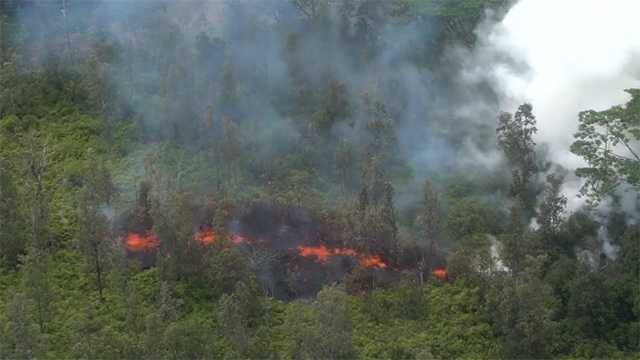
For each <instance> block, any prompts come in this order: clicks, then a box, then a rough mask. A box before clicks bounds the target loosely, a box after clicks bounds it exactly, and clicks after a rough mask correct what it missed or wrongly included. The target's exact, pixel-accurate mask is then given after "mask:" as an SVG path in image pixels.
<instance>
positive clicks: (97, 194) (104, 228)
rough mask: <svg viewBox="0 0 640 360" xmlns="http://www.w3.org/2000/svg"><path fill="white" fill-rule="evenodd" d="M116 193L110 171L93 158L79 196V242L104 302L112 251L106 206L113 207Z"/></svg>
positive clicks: (90, 159) (86, 170) (90, 160)
mask: <svg viewBox="0 0 640 360" xmlns="http://www.w3.org/2000/svg"><path fill="white" fill-rule="evenodd" d="M113 193H114V185H113V183H112V182H111V176H110V174H109V171H108V170H107V169H106V167H105V165H104V164H103V163H101V161H100V160H99V159H97V158H95V157H94V156H92V155H90V156H89V159H88V163H87V166H86V169H85V170H84V186H83V188H82V189H81V190H80V191H79V195H78V197H79V199H78V210H79V219H78V220H79V228H80V232H79V234H78V240H79V243H80V249H81V251H82V253H83V254H84V256H85V259H86V264H87V267H88V269H89V272H90V273H91V274H93V276H94V277H95V283H96V288H97V289H98V293H99V294H100V299H103V294H102V291H103V289H104V286H105V272H106V268H107V265H108V261H109V258H110V256H109V254H110V252H111V247H112V244H111V238H110V231H109V227H110V224H109V218H108V215H107V214H106V208H105V206H107V205H108V204H109V203H110V201H111V198H112V196H113Z"/></svg>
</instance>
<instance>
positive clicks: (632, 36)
mask: <svg viewBox="0 0 640 360" xmlns="http://www.w3.org/2000/svg"><path fill="white" fill-rule="evenodd" d="M639 12H640V2H638V1H636V0H611V1H606V2H603V1H600V0H563V1H555V0H521V1H519V2H518V3H516V4H515V5H514V6H513V7H512V8H511V9H510V10H509V12H508V13H507V14H506V15H505V17H504V18H503V19H502V21H500V22H498V23H495V22H493V23H491V22H490V21H488V22H486V23H485V24H484V25H483V26H481V27H480V28H479V29H478V30H477V33H478V35H479V39H480V44H479V46H478V48H477V49H476V50H475V51H474V54H473V56H472V59H473V60H472V61H471V62H470V63H469V64H468V66H467V68H466V71H465V73H464V74H463V77H464V78H465V79H466V80H471V81H488V82H489V83H491V84H492V85H493V88H494V91H496V93H497V95H498V102H499V105H500V108H501V109H504V110H506V111H513V109H515V108H516V107H517V105H518V104H521V103H523V102H529V103H532V104H533V106H534V112H535V114H536V115H537V119H538V124H539V126H538V128H539V132H538V134H537V141H538V143H544V144H547V145H548V146H549V150H550V151H549V154H550V160H552V161H554V162H555V163H557V164H560V165H561V166H564V167H566V168H568V169H570V170H574V169H576V168H577V167H579V166H580V165H581V160H580V159H579V158H577V157H576V156H575V155H573V154H571V153H570V151H569V146H570V144H571V142H572V141H573V134H574V133H575V132H576V130H577V124H578V122H577V115H578V113H579V112H580V111H582V110H587V109H595V110H603V109H606V108H609V107H611V106H613V105H616V104H620V103H624V102H626V101H627V100H628V98H627V94H626V93H624V92H623V90H624V89H626V88H630V87H637V86H639V85H640V81H639V80H640V26H638V22H637V14H638V13H639ZM578 187H579V182H578V181H577V179H575V178H574V179H571V178H570V179H568V183H567V184H566V185H565V188H564V192H565V193H566V194H567V195H568V197H569V207H570V208H576V207H577V206H578V205H579V204H580V201H579V200H577V199H576V197H575V196H574V195H575V194H576V193H577V189H578Z"/></svg>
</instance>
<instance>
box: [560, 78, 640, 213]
mask: <svg viewBox="0 0 640 360" xmlns="http://www.w3.org/2000/svg"><path fill="white" fill-rule="evenodd" d="M625 91H626V92H627V93H628V94H629V95H631V100H629V102H627V103H626V104H625V105H617V106H614V107H612V108H610V109H608V110H604V111H594V110H587V111H583V112H581V113H580V115H579V119H578V121H579V127H578V132H577V133H576V134H575V135H574V137H575V139H576V141H575V142H574V143H573V144H572V145H571V152H573V153H574V154H576V155H578V156H581V157H582V158H583V159H584V160H585V161H586V162H587V166H586V167H583V168H579V169H578V170H576V174H577V175H578V176H581V177H584V178H585V179H586V182H585V184H584V186H583V187H582V193H583V194H585V195H587V196H589V197H590V199H592V200H593V201H595V202H597V201H599V200H600V199H602V198H603V197H604V196H606V195H609V194H611V193H613V191H614V190H615V189H616V188H617V187H618V186H619V185H620V184H623V183H624V184H628V185H630V186H632V187H633V188H635V189H636V190H637V189H639V188H640V148H638V142H639V141H640V89H628V90H625Z"/></svg>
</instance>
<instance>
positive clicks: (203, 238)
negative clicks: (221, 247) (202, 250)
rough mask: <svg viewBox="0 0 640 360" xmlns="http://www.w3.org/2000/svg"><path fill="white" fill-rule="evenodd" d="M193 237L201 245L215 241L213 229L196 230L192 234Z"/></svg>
mask: <svg viewBox="0 0 640 360" xmlns="http://www.w3.org/2000/svg"><path fill="white" fill-rule="evenodd" d="M193 239H194V240H195V241H196V242H197V243H198V244H200V245H202V246H208V245H211V244H213V243H214V242H216V234H215V233H214V232H213V230H210V229H209V230H198V231H196V233H195V234H194V235H193Z"/></svg>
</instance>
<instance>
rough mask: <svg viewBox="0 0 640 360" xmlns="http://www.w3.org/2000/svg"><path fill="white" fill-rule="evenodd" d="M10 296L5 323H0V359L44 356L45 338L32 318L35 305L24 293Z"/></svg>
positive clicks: (15, 293)
mask: <svg viewBox="0 0 640 360" xmlns="http://www.w3.org/2000/svg"><path fill="white" fill-rule="evenodd" d="M10 295H11V296H10V297H9V302H8V303H7V304H6V310H5V311H6V312H5V314H6V322H3V321H0V358H3V359H35V358H39V357H40V356H42V355H44V350H45V349H46V346H45V341H46V338H45V337H44V336H43V333H42V332H41V329H40V327H39V326H38V323H37V321H36V319H35V317H34V307H35V304H34V303H33V301H31V299H29V298H28V297H27V296H26V295H25V294H24V293H21V292H14V293H13V294H10ZM0 319H1V318H0Z"/></svg>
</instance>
